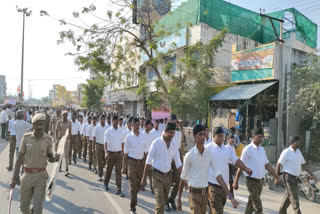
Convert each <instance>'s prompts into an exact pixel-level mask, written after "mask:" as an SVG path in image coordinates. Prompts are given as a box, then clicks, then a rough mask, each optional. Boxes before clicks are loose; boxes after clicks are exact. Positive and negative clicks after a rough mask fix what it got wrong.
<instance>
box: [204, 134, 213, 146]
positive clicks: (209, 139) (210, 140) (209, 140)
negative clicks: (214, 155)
mask: <svg viewBox="0 0 320 214" xmlns="http://www.w3.org/2000/svg"><path fill="white" fill-rule="evenodd" d="M212 142H213V140H212V138H211V137H210V136H209V137H208V140H207V138H206V139H205V140H204V145H207V144H209V143H212Z"/></svg>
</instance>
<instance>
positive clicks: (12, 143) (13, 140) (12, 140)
mask: <svg viewBox="0 0 320 214" xmlns="http://www.w3.org/2000/svg"><path fill="white" fill-rule="evenodd" d="M16 144H17V138H16V136H15V135H10V150H9V167H11V168H12V166H13V158H14V153H15V150H16Z"/></svg>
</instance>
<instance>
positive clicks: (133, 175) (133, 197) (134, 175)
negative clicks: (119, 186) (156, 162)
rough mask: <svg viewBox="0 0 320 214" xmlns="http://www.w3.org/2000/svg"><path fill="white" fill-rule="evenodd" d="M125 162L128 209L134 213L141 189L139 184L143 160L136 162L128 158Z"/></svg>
mask: <svg viewBox="0 0 320 214" xmlns="http://www.w3.org/2000/svg"><path fill="white" fill-rule="evenodd" d="M127 162H128V171H129V172H128V173H129V179H130V208H131V210H132V211H135V208H136V206H137V195H138V192H139V191H140V188H141V186H140V182H141V179H142V175H143V169H144V163H145V162H144V161H143V159H142V160H136V159H133V158H130V157H128V159H127Z"/></svg>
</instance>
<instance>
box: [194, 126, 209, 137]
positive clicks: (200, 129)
mask: <svg viewBox="0 0 320 214" xmlns="http://www.w3.org/2000/svg"><path fill="white" fill-rule="evenodd" d="M205 130H206V129H205V127H204V126H203V125H201V124H198V125H196V126H195V127H193V135H196V134H198V133H199V132H202V131H205Z"/></svg>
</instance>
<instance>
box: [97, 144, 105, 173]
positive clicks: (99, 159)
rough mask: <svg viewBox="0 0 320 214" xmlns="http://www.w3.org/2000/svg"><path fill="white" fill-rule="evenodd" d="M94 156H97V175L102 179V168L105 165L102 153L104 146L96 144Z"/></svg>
mask: <svg viewBox="0 0 320 214" xmlns="http://www.w3.org/2000/svg"><path fill="white" fill-rule="evenodd" d="M96 156H97V163H98V175H99V177H102V175H103V168H104V167H105V165H106V159H105V152H104V145H103V144H100V143H96Z"/></svg>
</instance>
